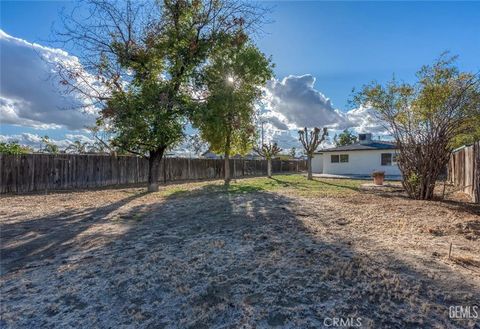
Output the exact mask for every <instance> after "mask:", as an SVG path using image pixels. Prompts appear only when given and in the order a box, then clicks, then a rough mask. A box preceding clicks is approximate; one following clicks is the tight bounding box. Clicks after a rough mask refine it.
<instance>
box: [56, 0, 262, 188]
mask: <svg viewBox="0 0 480 329" xmlns="http://www.w3.org/2000/svg"><path fill="white" fill-rule="evenodd" d="M86 3H87V5H86V7H87V9H86V10H84V12H85V17H80V16H79V15H81V13H79V12H74V13H72V15H70V17H67V18H66V19H64V20H63V21H64V27H63V29H62V31H60V32H59V33H58V34H57V35H59V36H60V39H62V40H63V41H65V42H66V44H67V45H70V46H72V49H73V50H75V49H78V48H81V49H82V54H81V56H80V60H81V62H82V64H83V68H79V67H78V66H76V67H73V68H72V67H71V66H68V65H59V67H58V69H57V71H58V74H59V76H60V78H61V83H62V84H63V85H65V86H67V87H69V88H70V90H71V91H75V92H79V93H81V94H82V95H84V96H85V98H87V99H91V100H92V103H93V104H96V105H97V106H100V107H101V108H102V109H103V110H102V112H101V117H100V119H99V121H98V123H99V125H102V126H104V127H105V129H108V130H109V132H110V133H111V135H112V139H111V143H112V145H113V146H114V147H115V148H120V149H123V150H126V151H128V152H130V153H132V154H137V155H140V156H143V157H146V158H147V159H148V160H149V174H148V190H149V191H158V178H159V173H160V163H161V162H160V161H161V159H162V157H163V155H164V153H165V151H166V150H167V149H171V148H173V147H174V146H175V145H176V144H178V143H179V142H180V141H181V140H182V138H183V135H184V133H183V128H184V125H185V123H186V120H187V117H188V116H190V115H192V113H193V112H194V111H195V110H196V109H197V108H198V107H199V106H198V105H199V103H200V102H201V99H199V98H198V97H197V95H198V94H199V93H200V92H201V90H204V89H205V86H204V85H202V83H203V82H202V79H198V78H197V77H198V76H201V75H202V72H203V70H204V68H205V67H206V66H207V64H208V63H210V61H211V57H212V54H213V50H214V49H222V48H223V47H226V48H228V47H230V45H229V44H228V42H229V40H230V39H231V35H234V34H236V33H237V31H238V29H239V28H240V27H241V28H242V30H244V31H252V30H255V29H256V28H257V27H258V26H259V25H260V24H261V22H262V20H263V15H264V13H265V11H264V10H262V9H261V8H259V7H257V6H255V5H253V4H252V3H248V2H238V3H237V2H231V1H228V0H196V1H186V0H164V1H163V2H161V1H125V2H116V1H110V0H87V1H86ZM84 8H85V5H84ZM67 49H68V48H67ZM92 80H93V81H92ZM194 81H196V83H195V84H194V83H193V82H194Z"/></svg>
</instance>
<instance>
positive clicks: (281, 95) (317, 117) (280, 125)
mask: <svg viewBox="0 0 480 329" xmlns="http://www.w3.org/2000/svg"><path fill="white" fill-rule="evenodd" d="M263 104H264V108H263V111H262V120H264V121H266V122H267V123H268V125H267V126H268V128H267V129H265V140H266V141H270V140H274V141H276V142H277V143H278V144H279V145H280V146H281V147H282V148H291V147H301V146H300V143H299V142H298V140H297V138H298V134H297V131H298V129H301V128H302V127H309V128H312V127H327V128H328V130H329V137H328V138H327V140H326V141H325V142H324V143H323V145H322V147H329V146H332V145H333V137H334V135H335V134H338V133H340V132H341V131H342V130H344V129H351V130H353V131H354V132H355V133H362V132H370V133H373V134H375V135H382V136H385V135H388V134H389V133H388V131H387V130H386V129H385V127H384V125H383V124H382V122H381V121H380V120H379V119H378V118H376V117H375V115H374V112H373V110H372V109H369V108H365V107H360V108H357V109H352V110H349V111H341V110H340V109H335V108H334V107H333V105H332V103H331V101H330V99H329V98H327V97H326V96H325V95H324V94H323V93H322V92H320V91H319V90H317V89H315V78H314V77H313V76H312V75H309V74H307V75H302V76H293V75H290V76H288V77H286V78H284V79H283V80H272V81H270V82H269V83H268V85H267V87H266V96H265V99H264V100H263Z"/></svg>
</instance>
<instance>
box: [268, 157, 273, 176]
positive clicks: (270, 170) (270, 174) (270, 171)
mask: <svg viewBox="0 0 480 329" xmlns="http://www.w3.org/2000/svg"><path fill="white" fill-rule="evenodd" d="M267 177H268V178H272V159H267Z"/></svg>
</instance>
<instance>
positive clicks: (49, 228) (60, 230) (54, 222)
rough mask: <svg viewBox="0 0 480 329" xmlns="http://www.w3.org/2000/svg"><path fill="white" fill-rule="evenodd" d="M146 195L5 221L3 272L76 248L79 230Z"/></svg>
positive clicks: (0, 259)
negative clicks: (22, 219)
mask: <svg viewBox="0 0 480 329" xmlns="http://www.w3.org/2000/svg"><path fill="white" fill-rule="evenodd" d="M143 195H145V192H144V193H137V194H134V195H132V196H129V197H127V198H124V199H121V200H119V201H117V202H114V203H111V204H109V205H107V206H104V207H101V208H86V209H80V210H67V211H63V212H61V213H57V214H55V215H54V216H46V217H43V218H32V219H31V220H28V221H20V222H13V223H1V224H0V232H1V242H2V248H1V250H0V265H1V271H0V274H5V273H8V272H10V271H15V270H17V269H21V268H24V267H25V266H28V265H29V264H30V263H32V262H34V261H35V262H42V261H44V260H48V259H51V258H53V257H55V256H56V255H58V254H62V253H64V252H66V251H67V250H68V249H70V248H76V247H77V246H76V245H75V241H74V240H75V238H76V237H77V236H78V235H79V234H81V233H83V232H85V231H86V230H87V229H89V228H90V227H91V226H92V225H98V224H101V223H102V222H105V217H106V216H107V215H108V214H109V213H110V212H112V211H114V210H116V209H118V208H120V207H122V206H123V205H126V204H128V203H129V202H131V201H133V200H135V199H137V198H140V197H142V196H143ZM90 238H92V237H90Z"/></svg>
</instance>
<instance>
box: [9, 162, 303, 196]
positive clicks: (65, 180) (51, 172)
mask: <svg viewBox="0 0 480 329" xmlns="http://www.w3.org/2000/svg"><path fill="white" fill-rule="evenodd" d="M223 166H224V160H221V159H188V158H165V159H163V160H162V164H161V166H160V171H161V174H160V178H161V181H163V182H172V181H187V180H202V179H221V178H223V175H224V168H223ZM304 170H306V162H305V161H296V160H289V161H285V160H282V161H281V160H273V161H272V171H273V172H276V173H290V172H300V171H304ZM230 172H231V174H232V177H238V178H240V177H247V176H261V175H266V172H267V161H266V160H246V159H231V160H230ZM147 178H148V161H147V160H146V159H143V158H140V157H133V156H116V157H115V156H109V155H77V154H56V155H51V154H26V155H2V154H0V194H2V193H24V192H32V191H48V190H71V189H84V188H95V187H103V186H115V185H127V184H139V183H146V182H147Z"/></svg>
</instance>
